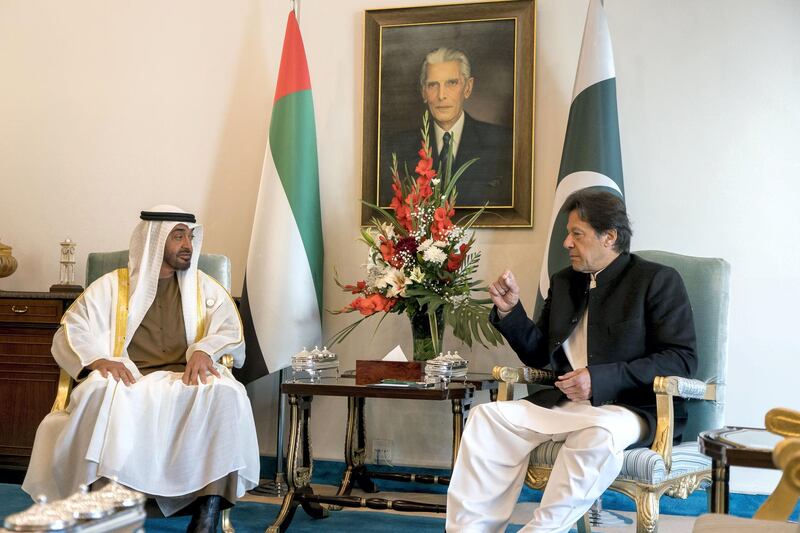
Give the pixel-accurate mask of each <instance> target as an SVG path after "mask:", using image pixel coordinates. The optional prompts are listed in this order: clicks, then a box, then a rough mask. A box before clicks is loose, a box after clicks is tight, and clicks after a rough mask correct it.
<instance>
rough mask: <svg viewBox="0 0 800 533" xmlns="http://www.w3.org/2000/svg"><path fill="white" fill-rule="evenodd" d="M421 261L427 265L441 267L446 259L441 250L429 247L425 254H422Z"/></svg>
mask: <svg viewBox="0 0 800 533" xmlns="http://www.w3.org/2000/svg"><path fill="white" fill-rule="evenodd" d="M422 259H424V260H425V261H427V262H429V263H434V264H437V265H441V264H442V263H444V261H445V259H447V254H446V253H444V252H443V251H442V250H441V248H437V247H436V246H431V247H430V248H428V249H427V250H425V253H423V254H422Z"/></svg>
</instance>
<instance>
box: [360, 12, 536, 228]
mask: <svg viewBox="0 0 800 533" xmlns="http://www.w3.org/2000/svg"><path fill="white" fill-rule="evenodd" d="M535 16H536V4H535V1H533V0H515V1H501V2H484V3H476V4H460V5H444V6H430V7H414V8H399V9H378V10H369V11H366V12H365V30H364V135H363V152H362V153H363V157H362V198H363V200H365V201H366V202H369V203H373V204H376V205H379V206H381V207H388V205H389V203H390V202H391V199H392V196H393V191H392V178H391V167H392V157H393V155H394V156H396V158H397V162H398V166H399V168H400V175H401V176H403V175H404V170H403V169H404V168H408V171H409V173H410V174H412V175H413V173H414V168H415V166H416V164H417V161H418V160H419V156H418V155H417V152H418V151H419V149H420V141H421V138H422V133H421V131H420V130H421V128H422V124H423V115H424V114H425V112H426V111H427V112H428V114H429V120H428V127H427V133H428V137H429V144H430V148H431V155H432V157H433V160H434V166H435V168H437V167H438V165H439V161H441V160H444V159H445V158H446V154H447V153H448V151H452V155H453V157H454V161H453V167H452V168H453V170H454V171H455V169H457V168H459V167H460V166H461V165H462V164H463V163H465V162H467V161H469V160H471V159H476V161H475V162H474V163H473V164H472V165H471V166H470V167H469V168H468V169H467V170H466V171H465V172H464V174H463V175H462V176H461V177H460V178H459V180H458V183H457V186H456V189H457V190H458V199H457V214H456V216H457V218H458V217H460V215H468V214H470V213H474V212H475V211H476V210H477V209H480V208H481V207H483V206H486V210H485V211H484V213H483V214H482V215H481V217H480V219H479V220H478V223H477V224H476V225H478V226H484V227H486V226H493V227H515V226H516V227H530V226H531V225H532V220H533V211H532V209H533V183H532V182H533V180H532V169H533V114H534V72H535V68H534V57H535V35H534V27H535V20H534V18H535ZM374 214H375V213H374V212H373V210H372V209H371V208H369V207H368V206H363V208H362V215H361V223H362V224H367V223H368V222H369V220H370V219H371V218H372V217H373V216H374Z"/></svg>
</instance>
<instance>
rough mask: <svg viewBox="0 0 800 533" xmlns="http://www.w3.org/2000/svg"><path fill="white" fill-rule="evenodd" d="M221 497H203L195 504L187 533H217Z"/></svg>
mask: <svg viewBox="0 0 800 533" xmlns="http://www.w3.org/2000/svg"><path fill="white" fill-rule="evenodd" d="M221 503H222V497H221V496H201V497H200V498H197V501H196V502H195V504H196V505H195V509H194V512H193V513H192V521H191V522H189V527H187V528H186V533H217V524H218V523H219V508H220V504H221Z"/></svg>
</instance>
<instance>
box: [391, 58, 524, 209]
mask: <svg viewBox="0 0 800 533" xmlns="http://www.w3.org/2000/svg"><path fill="white" fill-rule="evenodd" d="M476 83H477V81H476V79H475V77H474V76H473V74H472V65H471V62H470V59H469V57H468V56H467V54H466V53H465V52H463V51H461V50H459V49H456V48H450V47H438V48H436V49H434V50H431V51H430V52H428V53H427V54H426V55H425V56H424V59H423V61H422V63H421V66H420V73H419V94H420V96H421V99H422V102H423V103H424V104H425V106H426V107H427V110H428V112H429V115H430V117H429V123H428V139H429V144H430V149H431V155H432V156H433V160H434V167H435V168H439V169H441V170H440V174H441V176H442V178H444V177H445V176H444V174H445V172H444V168H445V165H446V162H447V157H448V155H449V154H450V153H452V155H453V164H452V170H453V173H455V171H456V170H457V169H458V168H460V167H461V165H463V164H464V163H466V162H468V161H470V160H473V159H475V161H474V162H473V163H472V164H471V166H470V167H469V168H468V169H467V170H466V171H465V172H464V173H463V174H462V175H461V177H460V178H459V180H458V182H457V190H458V200H457V203H458V205H459V206H461V207H477V206H483V205H489V206H509V205H511V204H512V196H513V185H512V183H513V135H512V129H511V128H510V127H507V126H503V125H500V124H493V123H490V122H485V121H481V120H478V119H476V118H474V117H473V116H472V115H470V113H469V112H467V111H466V109H465V104H466V103H467V101H468V100H469V98H470V97H471V96H472V94H473V91H474V89H475V86H476ZM420 138H421V134H420V133H419V131H418V130H410V131H403V132H400V133H399V134H397V135H390V136H388V139H387V140H386V142H385V143H381V144H382V151H381V155H382V157H381V160H382V162H384V163H383V164H382V166H383V168H382V170H381V174H382V175H383V176H384V178H383V179H382V180H381V191H380V195H381V204H384V202H385V203H388V202H389V201H390V200H391V188H390V185H391V175H390V171H389V168H390V164H391V160H392V159H391V157H392V154H396V156H397V160H398V165H399V166H400V168H401V175H402V174H403V171H402V168H403V163H407V164H408V166H409V167H410V168H411V167H412V165H414V164H415V163H416V160H417V158H418V156H417V152H418V150H419V148H420Z"/></svg>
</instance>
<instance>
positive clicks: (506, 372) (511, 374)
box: [492, 366, 556, 385]
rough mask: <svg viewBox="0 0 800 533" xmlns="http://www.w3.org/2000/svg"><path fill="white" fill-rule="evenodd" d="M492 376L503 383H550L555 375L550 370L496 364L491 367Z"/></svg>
mask: <svg viewBox="0 0 800 533" xmlns="http://www.w3.org/2000/svg"><path fill="white" fill-rule="evenodd" d="M492 377H493V378H494V379H496V380H497V381H502V382H504V383H542V384H545V385H552V384H553V383H555V381H556V375H555V374H554V373H553V372H551V371H550V370H540V369H538V368H531V367H529V366H521V367H513V366H496V367H494V368H493V369H492Z"/></svg>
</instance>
